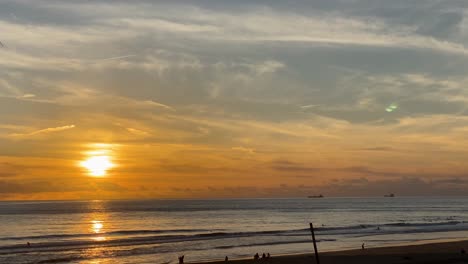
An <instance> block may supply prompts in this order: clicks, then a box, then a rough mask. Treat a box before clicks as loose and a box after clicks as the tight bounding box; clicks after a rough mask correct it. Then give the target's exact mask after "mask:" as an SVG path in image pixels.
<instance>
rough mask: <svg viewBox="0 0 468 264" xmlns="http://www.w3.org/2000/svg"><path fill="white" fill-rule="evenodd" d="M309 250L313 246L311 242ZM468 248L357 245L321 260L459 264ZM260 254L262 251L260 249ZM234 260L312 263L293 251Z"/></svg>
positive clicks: (466, 244)
mask: <svg viewBox="0 0 468 264" xmlns="http://www.w3.org/2000/svg"><path fill="white" fill-rule="evenodd" d="M310 248H311V251H312V250H313V247H312V243H311V246H310ZM467 248H468V240H465V241H455V242H440V243H429V244H421V245H406V246H391V247H379V248H369V249H364V250H362V249H356V250H345V251H335V252H326V253H322V254H320V253H319V255H320V263H321V264H345V263H346V264H354V263H356V264H357V263H359V264H377V263H378V264H399V263H402V264H403V263H418V264H419V263H421V264H422V263H428V264H429V263H431V264H461V263H468V255H466V254H462V253H461V249H465V250H466V249H467ZM260 254H261V253H260ZM228 262H229V263H234V264H250V263H272V264H273V263H274V264H289V263H290V264H306V263H307V264H315V263H316V261H315V256H314V255H313V254H295V255H283V256H272V257H271V258H270V259H268V260H262V259H260V260H253V259H242V260H230V261H228ZM205 263H211V264H217V263H226V262H225V261H218V262H197V264H205Z"/></svg>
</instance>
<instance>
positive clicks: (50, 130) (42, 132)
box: [10, 125, 75, 138]
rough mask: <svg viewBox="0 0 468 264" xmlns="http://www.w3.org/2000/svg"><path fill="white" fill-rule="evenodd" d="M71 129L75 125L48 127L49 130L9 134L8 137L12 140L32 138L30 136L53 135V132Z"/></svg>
mask: <svg viewBox="0 0 468 264" xmlns="http://www.w3.org/2000/svg"><path fill="white" fill-rule="evenodd" d="M72 128H75V125H66V126H60V127H49V128H45V129H41V130H36V131H33V132H30V133H23V134H20V133H14V134H10V136H11V137H14V138H17V137H19V138H21V137H32V136H36V135H40V134H48V133H55V132H60V131H65V130H68V129H72Z"/></svg>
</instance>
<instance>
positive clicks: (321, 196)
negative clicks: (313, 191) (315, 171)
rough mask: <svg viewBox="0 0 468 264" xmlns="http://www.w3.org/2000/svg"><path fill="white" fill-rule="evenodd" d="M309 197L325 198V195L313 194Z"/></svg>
mask: <svg viewBox="0 0 468 264" xmlns="http://www.w3.org/2000/svg"><path fill="white" fill-rule="evenodd" d="M307 198H323V195H321V194H320V195H311V196H307Z"/></svg>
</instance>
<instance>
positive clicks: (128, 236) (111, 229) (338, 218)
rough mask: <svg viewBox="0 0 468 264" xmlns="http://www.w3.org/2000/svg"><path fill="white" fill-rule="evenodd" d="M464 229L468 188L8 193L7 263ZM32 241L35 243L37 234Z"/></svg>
mask: <svg viewBox="0 0 468 264" xmlns="http://www.w3.org/2000/svg"><path fill="white" fill-rule="evenodd" d="M309 222H313V223H314V225H315V226H316V227H317V233H316V236H317V239H319V240H320V242H319V245H318V246H319V250H321V251H329V250H337V249H344V248H359V247H360V246H361V243H363V242H365V243H366V244H367V246H368V247H375V246H383V245H388V244H402V243H415V242H420V241H432V240H439V239H463V238H465V237H467V235H468V198H399V197H397V198H322V199H250V200H249V199H242V200H154V201H76V202H70V201H63V202H0V263H57V262H59V261H62V262H64V263H83V264H84V263H87V264H91V263H93V264H106V263H168V262H171V263H177V256H178V255H181V254H185V255H186V260H187V261H197V260H213V259H224V256H226V255H228V256H229V257H230V258H241V257H250V256H252V255H253V254H255V253H256V252H259V253H260V254H261V253H263V252H269V253H271V254H272V255H273V256H274V255H278V254H287V253H302V252H311V249H312V245H311V241H310V233H309V230H308V229H307V228H308V225H309ZM28 242H29V243H30V246H28V245H27V243H28Z"/></svg>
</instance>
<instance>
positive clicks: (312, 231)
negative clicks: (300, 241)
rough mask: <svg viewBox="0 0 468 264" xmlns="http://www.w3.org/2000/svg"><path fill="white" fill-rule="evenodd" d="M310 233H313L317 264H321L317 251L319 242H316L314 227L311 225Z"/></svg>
mask: <svg viewBox="0 0 468 264" xmlns="http://www.w3.org/2000/svg"><path fill="white" fill-rule="evenodd" d="M310 232H311V233H312V241H313V242H314V251H315V261H316V262H317V264H320V259H319V255H318V250H317V242H316V241H315V233H314V226H313V225H312V223H310Z"/></svg>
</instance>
